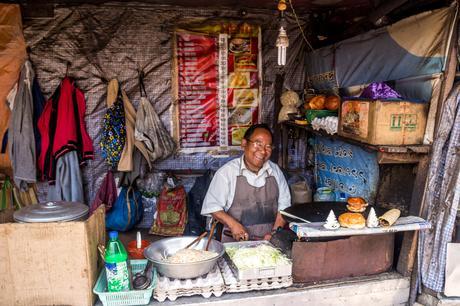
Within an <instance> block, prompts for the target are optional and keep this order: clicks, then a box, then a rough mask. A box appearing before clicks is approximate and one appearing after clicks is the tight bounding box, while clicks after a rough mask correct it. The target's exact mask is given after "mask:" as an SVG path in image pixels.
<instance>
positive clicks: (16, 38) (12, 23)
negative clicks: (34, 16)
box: [0, 3, 26, 169]
mask: <svg viewBox="0 0 460 306" xmlns="http://www.w3.org/2000/svg"><path fill="white" fill-rule="evenodd" d="M25 59H26V43H25V41H24V36H23V34H22V22H21V11H20V8H19V5H16V4H1V3H0V118H1V120H0V143H1V142H2V140H3V137H4V134H5V132H6V130H7V129H8V121H9V118H10V110H9V108H8V105H7V103H6V98H7V96H8V93H9V92H10V90H11V89H12V88H13V86H14V84H15V83H16V82H17V80H18V78H19V73H20V71H21V67H22V65H23V64H24V62H25ZM0 146H1V145H0ZM10 167H11V163H10V160H9V158H8V156H7V154H6V152H4V153H0V169H8V168H10Z"/></svg>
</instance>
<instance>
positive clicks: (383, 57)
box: [306, 4, 457, 102]
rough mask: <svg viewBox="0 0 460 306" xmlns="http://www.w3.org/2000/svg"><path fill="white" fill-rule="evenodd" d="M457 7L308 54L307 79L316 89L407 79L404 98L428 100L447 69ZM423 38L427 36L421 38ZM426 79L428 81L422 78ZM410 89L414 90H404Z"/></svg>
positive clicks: (443, 9) (434, 12) (412, 18)
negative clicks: (436, 78) (439, 78)
mask: <svg viewBox="0 0 460 306" xmlns="http://www.w3.org/2000/svg"><path fill="white" fill-rule="evenodd" d="M456 10H457V6H456V4H453V5H451V6H449V7H444V8H441V9H438V10H434V11H429V12H424V13H421V14H418V15H415V16H412V17H409V18H406V19H403V20H401V21H399V22H397V23H395V24H393V25H390V26H387V27H384V28H380V29H377V30H373V31H370V32H367V33H365V34H362V35H358V36H355V37H353V38H350V39H347V40H344V41H341V42H339V43H336V44H334V45H332V46H328V47H324V48H321V49H318V50H314V51H312V52H310V53H308V54H307V58H306V68H307V77H308V81H309V83H310V85H311V86H312V88H314V89H316V90H320V91H321V90H327V89H330V90H331V89H332V90H335V91H336V90H337V88H348V87H353V86H360V85H366V84H369V83H371V82H385V81H395V83H396V86H398V83H399V82H404V83H405V85H404V86H401V87H400V88H399V90H398V92H399V93H401V94H402V95H403V97H404V98H405V99H410V100H421V101H424V102H429V101H430V98H431V95H432V92H433V86H434V84H433V83H432V81H431V79H430V76H431V78H434V77H435V76H436V75H438V74H440V73H442V72H443V71H444V70H445V68H446V59H447V57H446V54H447V50H448V47H449V42H450V40H451V39H450V37H451V34H452V28H453V26H454V24H455V16H456ZM420 37H423V39H420ZM420 77H424V79H425V80H424V81H421V80H419V78H420ZM406 89H410V90H409V91H407V92H406Z"/></svg>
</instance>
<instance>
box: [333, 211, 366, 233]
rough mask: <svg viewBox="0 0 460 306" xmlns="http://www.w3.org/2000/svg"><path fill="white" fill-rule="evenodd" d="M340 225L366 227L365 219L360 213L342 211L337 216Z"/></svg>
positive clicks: (355, 227) (357, 227)
mask: <svg viewBox="0 0 460 306" xmlns="http://www.w3.org/2000/svg"><path fill="white" fill-rule="evenodd" d="M339 223H340V226H341V227H348V228H354V229H360V228H364V227H366V219H364V216H363V215H362V214H360V213H349V212H347V213H343V214H341V215H340V216H339Z"/></svg>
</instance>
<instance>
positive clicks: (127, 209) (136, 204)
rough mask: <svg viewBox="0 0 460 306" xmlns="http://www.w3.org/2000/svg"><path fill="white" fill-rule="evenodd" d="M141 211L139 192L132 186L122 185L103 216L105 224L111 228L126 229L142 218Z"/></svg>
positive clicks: (122, 230) (142, 210)
mask: <svg viewBox="0 0 460 306" xmlns="http://www.w3.org/2000/svg"><path fill="white" fill-rule="evenodd" d="M143 212H144V209H143V207H142V197H141V193H140V192H139V191H137V190H134V189H133V188H132V187H123V188H122V189H121V192H120V194H119V195H118V197H117V200H116V201H115V203H114V204H113V207H112V209H111V210H110V211H109V212H108V213H107V214H106V216H105V226H106V227H107V228H109V229H111V230H116V231H121V232H124V231H128V230H130V229H132V228H133V227H134V225H136V223H138V222H139V221H140V220H141V219H142V213H143Z"/></svg>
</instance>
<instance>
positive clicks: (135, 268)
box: [93, 259, 157, 306]
mask: <svg viewBox="0 0 460 306" xmlns="http://www.w3.org/2000/svg"><path fill="white" fill-rule="evenodd" d="M146 265H147V260H146V259H138V260H130V266H131V271H132V274H133V275H134V274H135V273H137V272H141V271H143V270H144V269H145V266H146ZM156 284H157V270H156V269H155V268H153V270H152V283H151V284H150V286H149V287H148V288H147V289H144V290H130V291H121V292H108V291H107V277H106V275H105V268H104V269H102V272H101V273H100V274H99V277H98V279H97V282H96V285H94V288H93V292H94V293H95V294H97V295H98V296H99V299H100V300H101V302H102V304H103V305H104V306H117V305H146V304H148V303H149V302H150V298H151V297H152V292H153V289H154V288H155V286H156Z"/></svg>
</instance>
